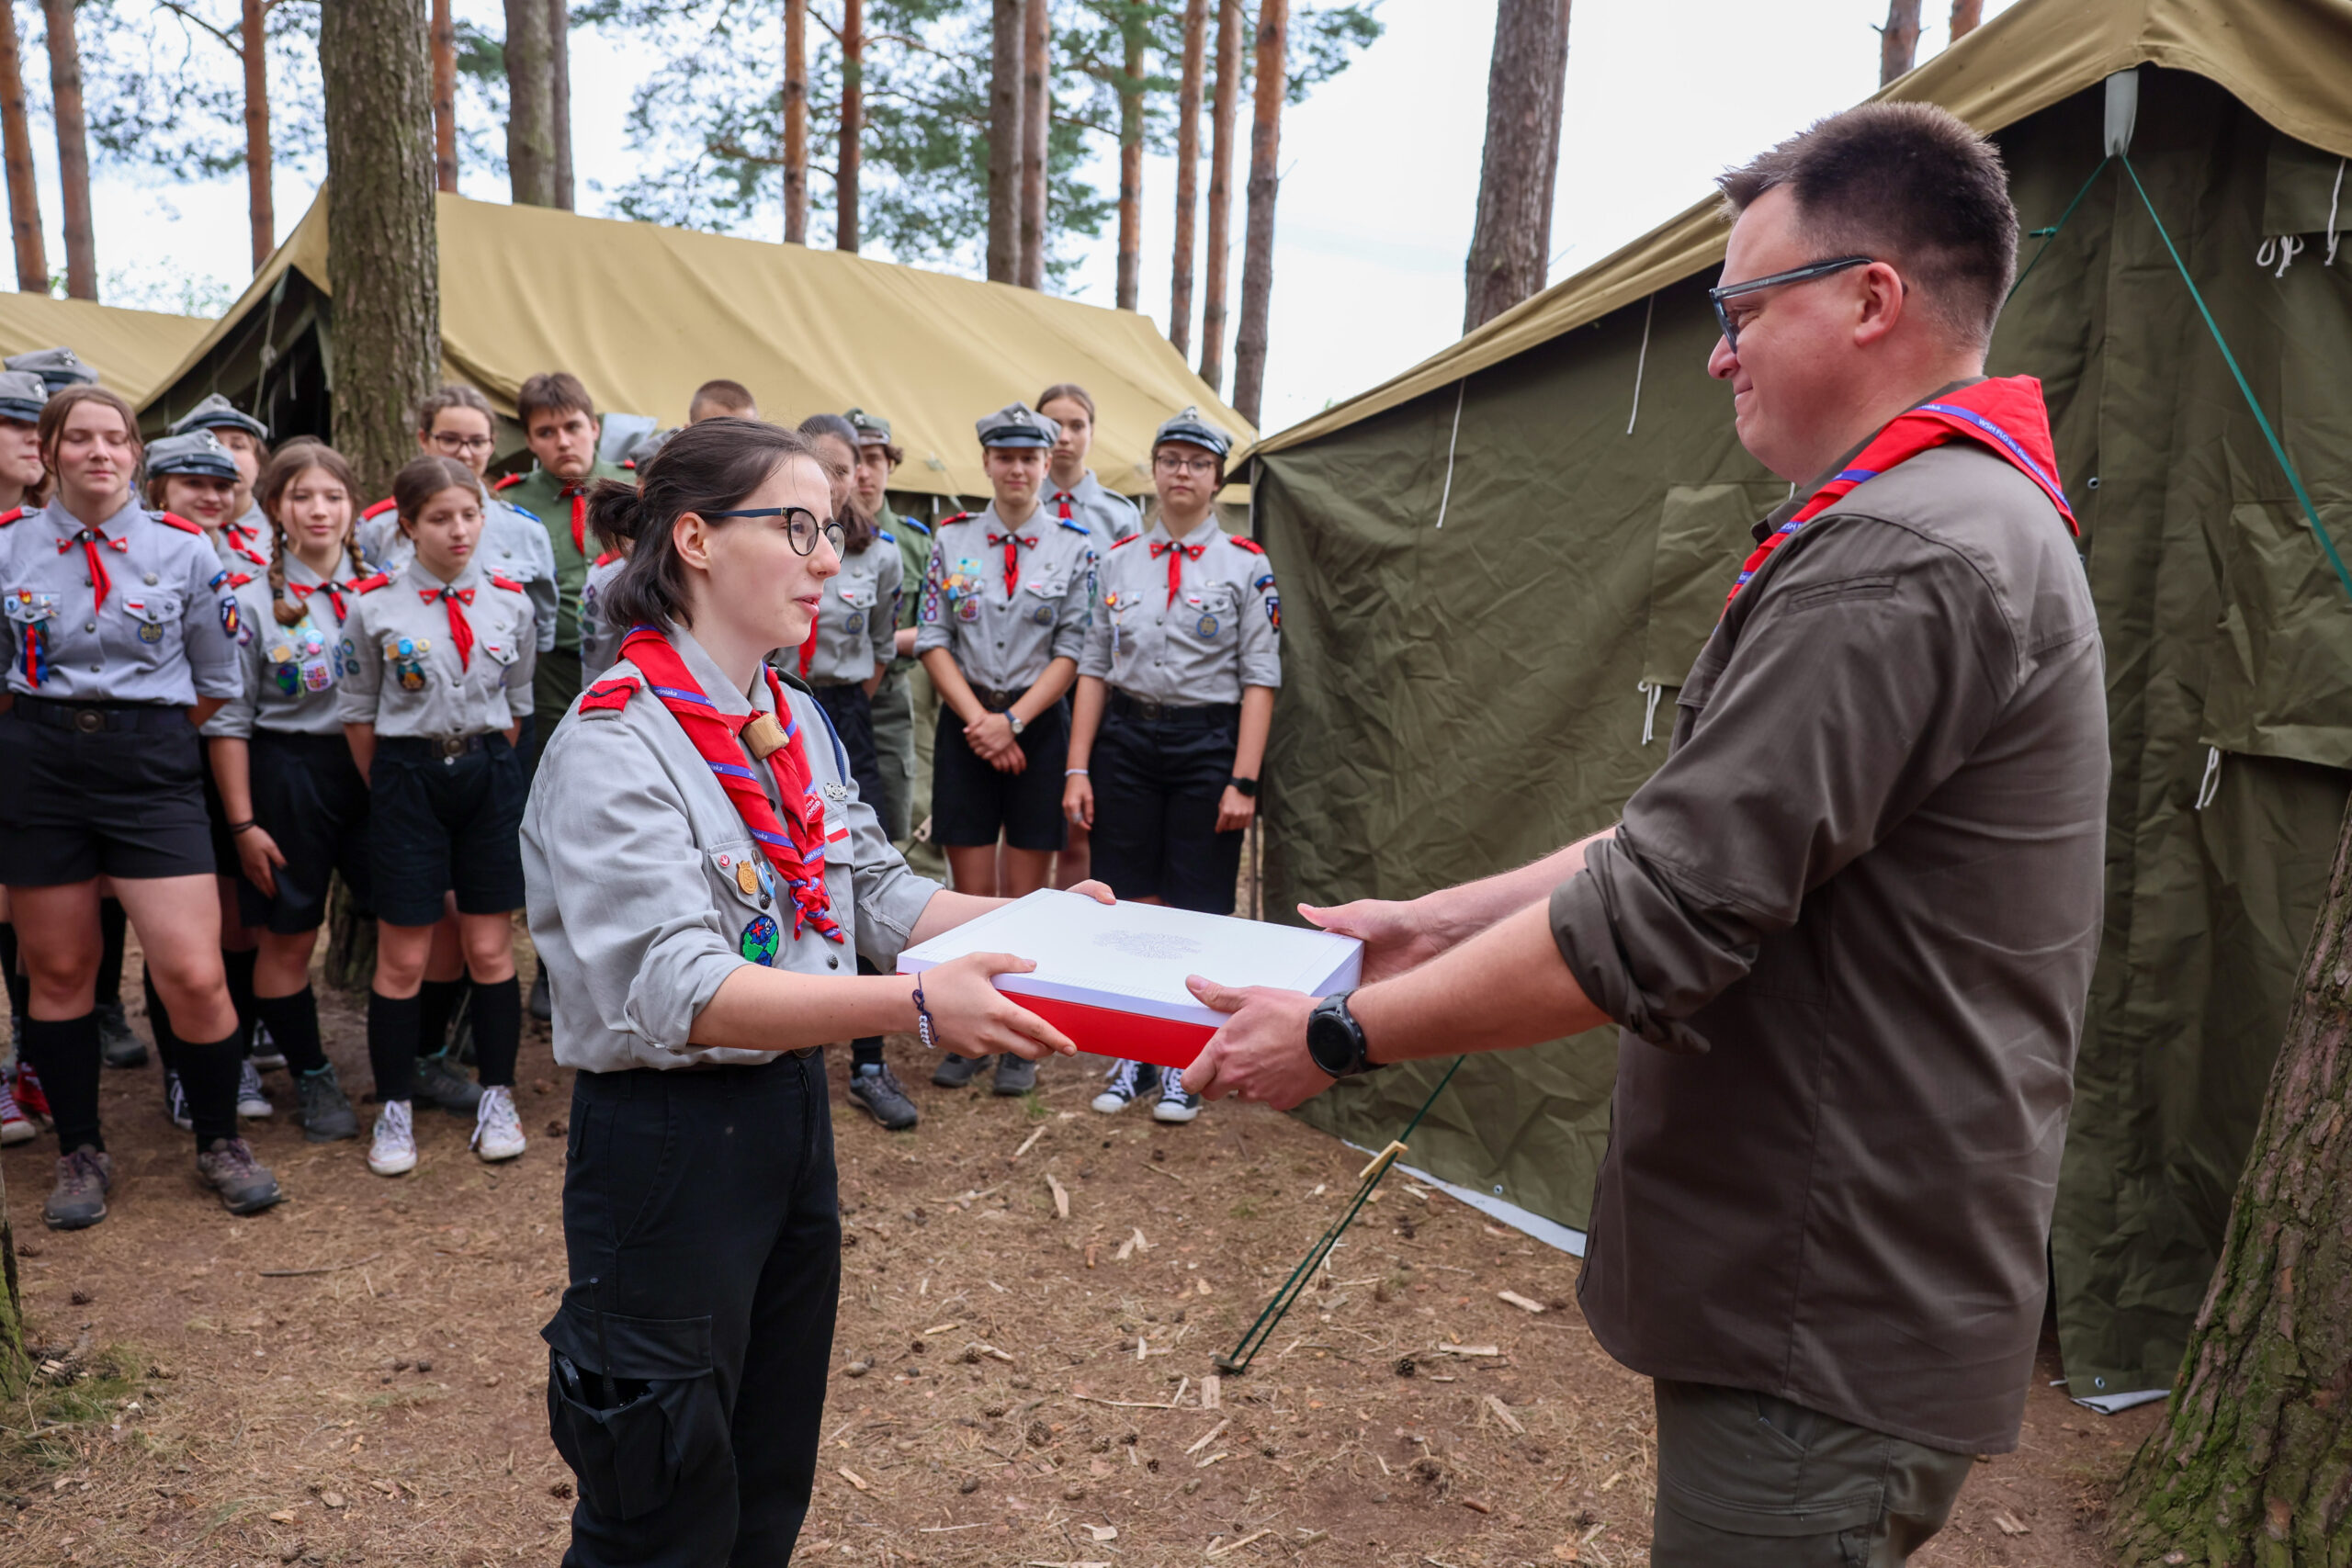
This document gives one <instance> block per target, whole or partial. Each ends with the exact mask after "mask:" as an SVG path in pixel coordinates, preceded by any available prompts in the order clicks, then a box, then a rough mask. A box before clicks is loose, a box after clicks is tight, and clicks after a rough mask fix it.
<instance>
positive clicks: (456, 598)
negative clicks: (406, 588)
mask: <svg viewBox="0 0 2352 1568" xmlns="http://www.w3.org/2000/svg"><path fill="white" fill-rule="evenodd" d="M416 596H417V597H418V598H419V599H422V600H424V602H425V603H426V604H432V603H433V601H435V599H438V600H440V601H441V604H442V607H443V608H445V609H447V611H448V612H449V640H450V641H451V642H453V643H455V644H456V645H457V648H458V669H460V670H470V669H472V668H473V661H474V628H473V626H471V625H470V624H469V622H468V621H467V620H466V609H465V607H466V606H467V605H469V604H472V603H473V602H474V591H473V590H472V589H470V588H447V587H444V588H420V589H418V590H417V591H416Z"/></svg>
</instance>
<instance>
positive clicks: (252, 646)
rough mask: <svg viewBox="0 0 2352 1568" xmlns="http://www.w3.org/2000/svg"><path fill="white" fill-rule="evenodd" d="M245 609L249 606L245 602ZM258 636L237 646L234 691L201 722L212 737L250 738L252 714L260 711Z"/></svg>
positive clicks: (208, 737) (259, 646)
mask: <svg viewBox="0 0 2352 1568" xmlns="http://www.w3.org/2000/svg"><path fill="white" fill-rule="evenodd" d="M246 609H247V611H248V612H250V611H251V609H252V606H251V605H247V606H246ZM262 641H263V639H262V638H261V637H257V636H256V637H248V638H246V639H245V641H244V642H243V643H242V644H240V645H238V648H237V694H236V695H235V696H233V697H231V698H230V699H229V700H228V701H227V702H225V703H223V704H222V705H220V712H218V713H216V714H214V715H213V716H211V717H210V718H209V719H207V720H206V721H205V724H204V729H203V733H204V735H205V736H206V738H207V739H213V740H245V739H251V738H252V736H253V732H254V716H255V714H257V713H258V712H259V710H260V692H261V661H262V660H261V655H262V647H261V645H262Z"/></svg>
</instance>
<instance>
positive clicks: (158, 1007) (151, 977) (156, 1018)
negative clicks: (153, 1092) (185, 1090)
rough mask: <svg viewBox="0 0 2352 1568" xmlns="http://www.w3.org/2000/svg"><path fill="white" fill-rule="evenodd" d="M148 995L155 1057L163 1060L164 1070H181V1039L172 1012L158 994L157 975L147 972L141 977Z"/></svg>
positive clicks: (172, 1071) (148, 1010) (148, 1027)
mask: <svg viewBox="0 0 2352 1568" xmlns="http://www.w3.org/2000/svg"><path fill="white" fill-rule="evenodd" d="M140 984H141V987H142V988H143V989H144V990H145V991H146V993H147V1032H149V1033H150V1034H153V1036H154V1037H155V1055H157V1056H158V1057H159V1058H161V1059H162V1061H163V1064H164V1071H165V1072H167V1073H176V1072H178V1071H179V1070H180V1037H179V1036H178V1035H177V1034H175V1033H174V1032H172V1014H171V1010H169V1009H167V1008H166V1007H164V998H162V997H161V996H159V995H157V994H156V990H155V973H154V971H153V970H152V969H150V970H147V971H146V972H145V973H144V974H143V975H141V977H140Z"/></svg>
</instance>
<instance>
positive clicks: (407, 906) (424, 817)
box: [336, 457, 538, 1176]
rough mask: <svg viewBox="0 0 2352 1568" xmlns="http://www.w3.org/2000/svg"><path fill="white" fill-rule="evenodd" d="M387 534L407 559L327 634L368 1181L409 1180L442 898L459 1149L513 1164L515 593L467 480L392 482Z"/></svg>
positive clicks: (519, 802)
mask: <svg viewBox="0 0 2352 1568" xmlns="http://www.w3.org/2000/svg"><path fill="white" fill-rule="evenodd" d="M392 499H393V501H394V502H395V503H396V505H397V507H398V512H399V516H400V526H401V533H402V534H403V535H405V536H407V539H408V542H409V546H410V547H411V548H412V550H413V552H414V553H413V555H412V556H411V557H410V559H409V563H408V565H407V566H405V567H404V568H402V569H401V573H400V575H399V576H398V577H386V576H384V575H382V574H379V575H377V576H375V577H372V578H369V579H368V581H366V582H365V583H363V584H362V585H361V589H360V593H359V597H358V599H357V601H356V603H355V604H353V605H352V607H351V611H350V614H349V616H348V618H346V619H345V622H344V626H343V641H342V643H341V645H340V648H339V650H338V651H339V653H340V656H341V658H342V660H343V663H344V666H345V674H344V676H343V679H342V682H341V683H340V685H339V687H338V689H337V705H336V716H337V717H338V718H340V719H341V721H342V723H343V729H344V734H345V736H346V737H347V738H348V739H349V740H350V743H351V756H352V761H354V762H356V764H357V765H358V768H359V772H360V773H362V774H363V775H365V776H366V777H367V779H368V793H369V811H370V818H369V833H368V840H369V842H368V865H369V870H368V875H369V882H370V888H369V892H370V896H371V897H372V899H373V901H374V904H375V908H376V921H377V936H376V977H375V982H374V984H373V985H372V986H371V987H369V990H368V1063H369V1066H371V1067H372V1068H373V1069H374V1073H375V1078H376V1095H377V1098H378V1099H379V1100H381V1101H382V1102H383V1110H382V1111H379V1113H378V1115H377V1118H376V1130H375V1135H374V1139H373V1142H372V1143H371V1144H370V1145H369V1147H368V1169H370V1170H372V1171H374V1172H375V1173H376V1174H377V1175H379V1176H399V1175H402V1174H404V1173H406V1172H408V1171H411V1170H413V1169H414V1168H416V1132H415V1122H414V1117H413V1113H412V1111H411V1107H410V1100H411V1097H412V1095H413V1092H414V1086H415V1081H416V1058H417V1047H418V1044H419V1043H420V1040H421V1038H422V1035H421V1025H422V1015H423V1010H424V1008H423V1001H422V999H421V998H420V997H419V995H418V992H419V989H420V987H422V986H423V984H424V965H425V960H426V957H427V955H428V954H429V953H431V951H432V947H433V928H434V927H435V925H437V924H439V923H440V920H441V917H442V910H443V905H444V901H445V899H446V897H447V895H448V894H450V893H453V892H454V893H455V894H456V895H457V901H458V935H459V939H460V942H461V943H462V945H463V947H464V950H465V955H466V968H467V970H468V972H469V975H470V976H471V978H472V981H473V1004H472V1007H473V1010H472V1018H473V1035H474V1052H475V1059H476V1062H477V1065H478V1067H479V1070H480V1073H481V1100H479V1101H478V1102H477V1104H476V1109H475V1112H474V1135H473V1148H474V1150H475V1152H476V1153H477V1154H479V1155H481V1157H482V1158H483V1159H485V1160H501V1159H513V1158H514V1157H515V1156H517V1155H519V1154H521V1153H522V1152H523V1147H524V1138H523V1129H522V1123H521V1122H519V1121H518V1120H517V1118H516V1116H515V1094H514V1088H515V1052H516V1050H517V1049H518V1048H519V1046H520V1044H521V1041H522V1032H523V1007H522V998H521V995H520V993H519V992H518V991H517V990H516V988H515V948H514V941H513V935H512V916H513V913H514V911H515V909H517V908H521V907H522V903H523V867H522V861H521V858H520V855H519V853H518V852H517V850H516V847H515V829H516V828H517V827H518V825H519V824H520V822H521V820H522V813H523V796H524V793H525V785H524V783H523V769H522V762H521V760H520V759H519V758H518V757H517V756H516V754H515V734H516V732H517V728H518V727H519V726H520V725H521V723H522V721H523V720H524V719H525V718H526V717H527V716H529V714H530V712H531V667H532V661H533V660H534V658H535V657H536V649H537V646H538V629H537V626H536V625H535V624H534V622H533V618H532V615H531V603H530V600H529V599H528V597H526V594H525V593H524V591H523V587H522V585H521V584H520V583H517V582H515V581H511V580H509V579H507V578H503V577H499V576H496V575H494V574H492V573H490V572H486V571H484V570H482V569H481V566H480V564H479V563H478V562H477V561H476V560H475V558H474V557H475V550H476V547H477V546H478V545H479V544H480V543H481V532H482V513H481V480H480V479H478V478H477V476H476V475H475V474H474V472H473V470H472V469H470V468H467V467H466V466H465V465H464V464H463V463H459V462H458V461H456V460H454V459H452V458H448V457H418V458H416V459H414V460H413V461H412V462H411V463H410V464H409V465H408V466H407V467H406V468H402V469H401V471H400V472H399V474H397V475H396V476H394V478H393V479H392Z"/></svg>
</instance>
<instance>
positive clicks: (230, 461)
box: [147, 430, 237, 484]
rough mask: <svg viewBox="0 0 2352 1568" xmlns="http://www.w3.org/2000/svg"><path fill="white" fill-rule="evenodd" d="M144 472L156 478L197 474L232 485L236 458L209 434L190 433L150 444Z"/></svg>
mask: <svg viewBox="0 0 2352 1568" xmlns="http://www.w3.org/2000/svg"><path fill="white" fill-rule="evenodd" d="M147 471H148V472H149V473H151V474H158V475H161V474H198V475H203V476H205V477H208V478H210V479H227V480H228V481H229V482H230V483H232V484H234V483H236V481H237V459H236V458H235V457H232V456H231V455H230V452H229V449H228V448H227V447H226V446H221V445H220V441H219V439H218V438H217V437H215V436H214V435H213V434H212V432H210V431H209V430H191V431H189V432H187V434H184V435H166V436H164V438H163V439H162V440H160V441H157V442H154V443H153V444H151V445H150V446H148V448H147Z"/></svg>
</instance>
